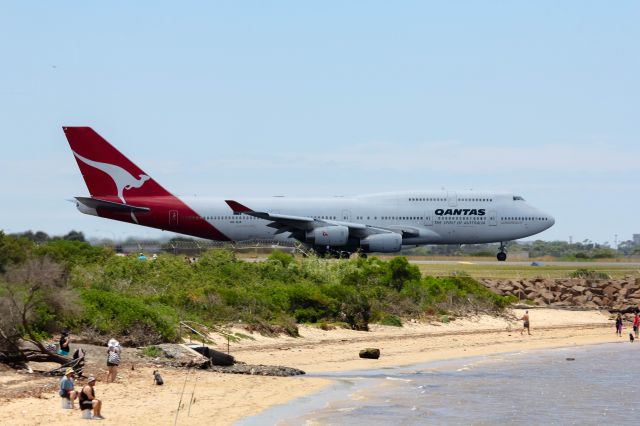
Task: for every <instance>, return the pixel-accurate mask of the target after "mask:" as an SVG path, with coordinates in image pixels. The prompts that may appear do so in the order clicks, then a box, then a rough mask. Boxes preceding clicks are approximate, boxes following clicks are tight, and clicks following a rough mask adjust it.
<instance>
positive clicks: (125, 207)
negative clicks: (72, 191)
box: [76, 197, 151, 213]
mask: <svg viewBox="0 0 640 426" xmlns="http://www.w3.org/2000/svg"><path fill="white" fill-rule="evenodd" d="M76 200H77V201H78V203H80V204H82V205H84V206H86V207H89V208H90V209H98V208H100V209H106V210H111V211H114V212H124V213H130V212H133V213H144V212H148V211H150V210H151V209H150V208H148V207H138V206H132V205H131V204H122V203H114V202H113V201H107V200H101V199H99V198H90V197H76Z"/></svg>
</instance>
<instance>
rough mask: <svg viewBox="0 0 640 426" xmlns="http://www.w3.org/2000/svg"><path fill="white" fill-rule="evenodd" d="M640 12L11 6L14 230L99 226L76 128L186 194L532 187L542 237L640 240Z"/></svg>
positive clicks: (8, 138)
mask: <svg viewBox="0 0 640 426" xmlns="http://www.w3.org/2000/svg"><path fill="white" fill-rule="evenodd" d="M638 22H640V3H638V2H632V1H619V2H586V1H575V2H572V1H564V2H555V1H548V2H546V1H537V2H489V1H485V2H471V1H459V2H427V1H416V2H409V1H406V2H382V1H381V2H374V1H369V2H364V1H352V2H315V3H312V2H293V1H292V2H262V1H255V2H180V3H178V2H128V1H127V2H125V1H122V2H115V1H114V2H86V1H83V2H29V1H24V2H5V3H3V4H2V5H1V6H0V52H2V66H1V67H0V124H1V125H2V138H1V144H2V155H1V156H0V194H2V196H3V200H4V202H3V208H2V209H0V228H3V229H5V230H8V231H9V232H19V231H24V230H28V229H33V230H44V231H46V232H49V233H52V234H62V233H66V232H68V231H69V230H70V229H77V230H81V231H83V232H85V233H86V234H88V235H90V236H97V237H109V238H110V237H112V236H116V237H118V238H122V237H125V236H129V235H135V236H140V237H155V236H158V235H162V233H161V232H159V231H157V232H156V231H154V230H148V229H146V228H140V227H135V226H133V225H127V224H121V223H117V222H112V221H107V220H103V219H99V218H94V217H90V216H85V215H82V214H80V213H79V212H77V211H76V210H75V208H74V206H73V205H72V204H71V203H68V202H66V201H65V200H66V199H68V198H71V197H73V196H75V195H85V194H86V193H87V190H86V188H85V186H84V183H83V181H82V179H81V176H80V174H79V171H78V169H77V166H76V165H75V162H74V160H73V157H72V156H71V153H70V151H69V149H68V145H67V143H66V140H65V138H64V135H63V133H62V131H61V129H60V127H61V126H62V125H90V126H92V127H94V129H96V130H97V131H98V132H100V133H101V134H102V135H103V136H104V137H105V138H107V139H108V140H109V141H110V142H112V143H113V144H114V145H115V146H116V147H118V148H119V149H120V150H121V151H122V152H123V153H125V155H127V156H129V157H130V158H131V159H132V160H133V161H134V162H136V163H137V164H139V165H140V166H141V167H142V168H143V169H144V170H145V171H146V172H147V173H149V174H150V175H151V176H153V177H154V178H155V179H156V180H158V181H159V182H160V183H161V184H163V185H164V186H165V187H167V188H168V189H169V190H171V191H173V192H174V193H176V194H198V195H212V196H217V195H220V196H233V197H235V198H241V197H242V196H250V195H259V196H262V195H282V194H286V195H291V196H298V195H305V196H307V195H351V194H359V193H370V192H381V191H393V190H409V189H425V190H427V189H440V188H443V187H444V188H447V189H449V190H456V189H468V188H473V189H477V190H498V191H513V192H517V193H518V194H521V195H523V196H524V197H525V198H526V199H527V200H528V201H529V202H530V203H531V204H533V205H534V206H536V207H539V208H541V209H542V210H544V211H547V212H549V213H550V214H552V215H553V216H554V217H555V218H556V225H555V226H554V227H553V228H551V229H550V230H548V231H545V232H544V233H543V234H541V235H540V238H542V239H547V240H553V239H561V240H567V239H568V238H569V236H572V237H573V240H574V241H581V240H583V239H587V238H588V239H591V240H593V241H597V242H609V243H613V240H614V234H618V239H619V240H624V239H630V238H631V234H632V233H640V224H639V223H638V220H637V217H638V212H640V190H639V186H638V177H639V176H640V140H639V135H640V132H639V129H640V119H639V118H638V117H640V85H639V82H640V44H639V41H640V26H639V25H638Z"/></svg>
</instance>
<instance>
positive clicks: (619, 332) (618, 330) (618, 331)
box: [616, 314, 622, 337]
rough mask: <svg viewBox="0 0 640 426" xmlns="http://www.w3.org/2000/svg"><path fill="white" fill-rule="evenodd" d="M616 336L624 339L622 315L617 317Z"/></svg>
mask: <svg viewBox="0 0 640 426" xmlns="http://www.w3.org/2000/svg"><path fill="white" fill-rule="evenodd" d="M616 334H617V335H618V336H620V337H622V315H620V314H618V316H617V317H616Z"/></svg>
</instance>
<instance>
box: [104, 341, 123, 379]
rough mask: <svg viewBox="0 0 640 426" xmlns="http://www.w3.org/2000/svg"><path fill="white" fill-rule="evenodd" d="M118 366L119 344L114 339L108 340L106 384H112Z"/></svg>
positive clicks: (116, 374)
mask: <svg viewBox="0 0 640 426" xmlns="http://www.w3.org/2000/svg"><path fill="white" fill-rule="evenodd" d="M119 365H120V343H118V341H117V340H116V339H111V340H109V343H108V348H107V368H108V369H109V372H108V373H107V383H113V382H115V381H116V378H117V376H118V366H119Z"/></svg>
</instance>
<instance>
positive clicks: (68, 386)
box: [60, 367, 78, 409]
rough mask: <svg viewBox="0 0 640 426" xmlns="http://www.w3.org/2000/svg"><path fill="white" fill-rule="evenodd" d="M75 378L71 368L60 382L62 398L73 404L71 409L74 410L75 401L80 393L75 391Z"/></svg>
mask: <svg viewBox="0 0 640 426" xmlns="http://www.w3.org/2000/svg"><path fill="white" fill-rule="evenodd" d="M74 376H75V372H74V371H73V368H71V367H69V368H67V371H65V372H64V376H62V379H61V380H60V396H61V397H62V398H65V399H68V400H69V401H70V402H71V409H73V401H75V400H76V398H77V397H78V392H76V391H75V390H74V382H73V378H74Z"/></svg>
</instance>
